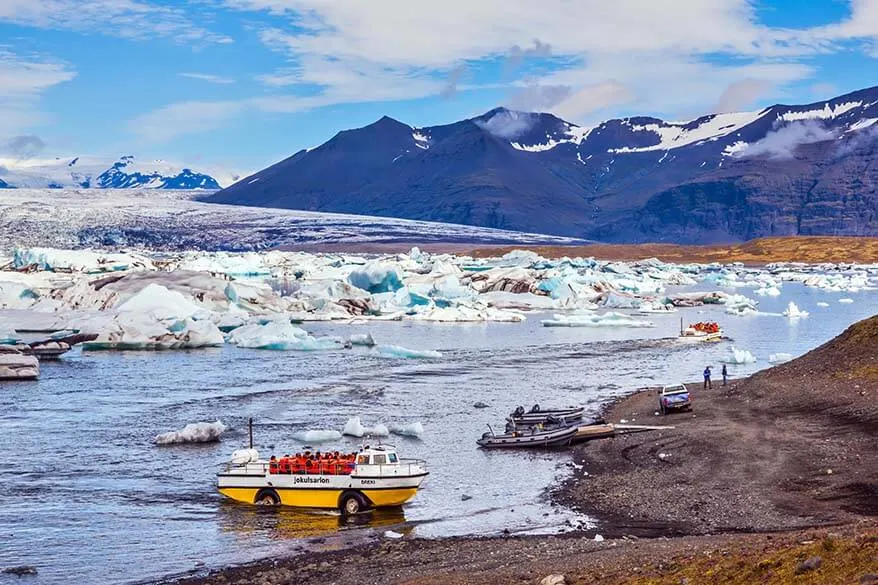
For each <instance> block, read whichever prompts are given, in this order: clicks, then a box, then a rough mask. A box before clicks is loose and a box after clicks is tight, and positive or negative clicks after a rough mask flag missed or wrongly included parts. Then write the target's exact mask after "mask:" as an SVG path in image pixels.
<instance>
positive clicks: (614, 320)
mask: <svg viewBox="0 0 878 585" xmlns="http://www.w3.org/2000/svg"><path fill="white" fill-rule="evenodd" d="M540 323H542V325H543V327H635V328H641V327H655V325H654V324H653V322H652V321H640V320H637V319H634V318H632V317H629V316H628V315H623V314H622V313H614V312H609V313H604V314H602V315H601V314H598V313H586V314H576V315H554V317H553V318H552V319H545V320H543V321H540Z"/></svg>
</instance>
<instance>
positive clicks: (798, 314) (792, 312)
mask: <svg viewBox="0 0 878 585" xmlns="http://www.w3.org/2000/svg"><path fill="white" fill-rule="evenodd" d="M808 315H809V313H808V311H802V310H801V309H799V307H798V306H797V305H796V303H794V302H792V301H790V304H789V305H788V306H787V309H786V310H785V311H784V312H783V316H784V317H788V318H790V319H804V318H805V317H807V316H808Z"/></svg>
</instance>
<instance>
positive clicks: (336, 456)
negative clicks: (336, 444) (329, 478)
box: [268, 451, 357, 475]
mask: <svg viewBox="0 0 878 585" xmlns="http://www.w3.org/2000/svg"><path fill="white" fill-rule="evenodd" d="M356 460H357V454H356V453H339V452H338V451H335V452H334V453H321V452H320V451H317V452H315V453H311V451H305V452H304V453H296V454H295V455H289V454H287V455H284V456H283V457H275V456H274V455H272V456H271V459H269V461H268V472H269V473H274V474H287V475H289V474H310V475H349V474H350V473H351V472H352V471H353V470H354V467H355V465H356Z"/></svg>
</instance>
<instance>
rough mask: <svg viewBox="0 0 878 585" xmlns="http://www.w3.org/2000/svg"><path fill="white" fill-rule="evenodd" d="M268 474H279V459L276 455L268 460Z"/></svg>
mask: <svg viewBox="0 0 878 585" xmlns="http://www.w3.org/2000/svg"><path fill="white" fill-rule="evenodd" d="M268 473H277V457H275V456H274V455H272V456H271V459H269V460H268Z"/></svg>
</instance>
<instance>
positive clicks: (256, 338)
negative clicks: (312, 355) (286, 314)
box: [228, 320, 341, 351]
mask: <svg viewBox="0 0 878 585" xmlns="http://www.w3.org/2000/svg"><path fill="white" fill-rule="evenodd" d="M228 341H229V343H232V344H234V345H237V346H238V347H245V348H250V349H273V350H278V351H320V350H326V349H338V348H340V347H341V343H340V342H339V340H337V339H331V338H325V337H324V338H315V337H311V335H309V334H308V332H307V331H305V330H304V329H300V328H298V327H296V326H294V325H293V324H292V323H290V322H289V321H286V320H284V321H269V322H268V323H253V324H250V325H244V326H243V327H238V328H237V329H235V330H233V331H232V332H231V333H230V334H229V337H228Z"/></svg>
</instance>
